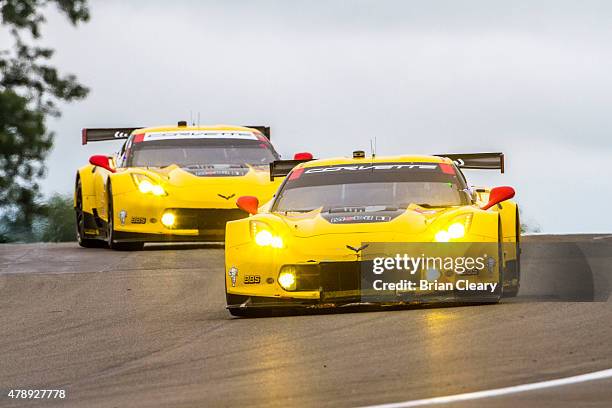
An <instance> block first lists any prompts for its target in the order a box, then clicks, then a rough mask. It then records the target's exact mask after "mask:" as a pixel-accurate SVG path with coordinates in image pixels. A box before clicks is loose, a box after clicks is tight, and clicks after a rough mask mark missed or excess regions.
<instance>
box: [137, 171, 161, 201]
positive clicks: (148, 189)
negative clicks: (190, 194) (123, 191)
mask: <svg viewBox="0 0 612 408" xmlns="http://www.w3.org/2000/svg"><path fill="white" fill-rule="evenodd" d="M132 179H133V180H134V183H135V184H136V186H137V187H138V191H140V192H141V193H142V194H149V193H151V194H153V195H155V196H158V197H159V196H163V195H166V190H164V188H163V187H162V186H161V185H159V184H157V183H155V182H154V181H153V180H152V179H151V178H149V177H148V176H145V175H144V174H136V173H134V174H132Z"/></svg>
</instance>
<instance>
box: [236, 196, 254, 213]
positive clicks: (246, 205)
mask: <svg viewBox="0 0 612 408" xmlns="http://www.w3.org/2000/svg"><path fill="white" fill-rule="evenodd" d="M236 206H237V207H238V208H240V209H241V210H242V211H246V212H248V213H249V214H253V215H254V214H257V209H258V208H259V200H258V199H257V197H254V196H242V197H239V198H238V199H237V200H236Z"/></svg>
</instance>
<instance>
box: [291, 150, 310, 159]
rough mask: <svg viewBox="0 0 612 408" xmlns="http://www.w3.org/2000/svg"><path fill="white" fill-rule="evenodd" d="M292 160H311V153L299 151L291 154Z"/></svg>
mask: <svg viewBox="0 0 612 408" xmlns="http://www.w3.org/2000/svg"><path fill="white" fill-rule="evenodd" d="M293 160H312V153H309V152H300V153H296V154H294V155H293Z"/></svg>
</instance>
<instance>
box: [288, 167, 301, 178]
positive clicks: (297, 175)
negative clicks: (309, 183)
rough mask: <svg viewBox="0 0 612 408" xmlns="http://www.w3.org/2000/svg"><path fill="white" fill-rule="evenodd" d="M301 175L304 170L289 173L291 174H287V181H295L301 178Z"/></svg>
mask: <svg viewBox="0 0 612 408" xmlns="http://www.w3.org/2000/svg"><path fill="white" fill-rule="evenodd" d="M302 173H304V169H295V170H293V171H292V172H291V174H289V180H297V179H299V178H300V177H301V176H302Z"/></svg>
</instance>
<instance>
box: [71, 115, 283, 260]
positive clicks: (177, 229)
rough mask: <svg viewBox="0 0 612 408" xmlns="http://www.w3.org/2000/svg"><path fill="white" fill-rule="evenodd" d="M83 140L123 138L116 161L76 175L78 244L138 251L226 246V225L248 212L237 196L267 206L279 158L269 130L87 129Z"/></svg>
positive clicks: (98, 158) (93, 162) (104, 159)
mask: <svg viewBox="0 0 612 408" xmlns="http://www.w3.org/2000/svg"><path fill="white" fill-rule="evenodd" d="M82 138H83V140H82V142H83V144H86V143H88V142H94V141H104V140H117V139H125V143H124V144H123V146H122V148H121V150H120V152H119V153H117V154H116V155H114V156H106V155H95V156H92V157H91V158H90V160H89V162H90V163H89V164H88V165H87V166H84V167H81V168H80V169H79V170H78V171H77V174H76V181H75V194H74V209H75V213H76V233H77V238H78V243H79V244H80V245H81V246H83V247H94V246H100V245H108V246H109V247H110V248H112V249H123V250H137V249H141V248H142V247H143V245H144V243H145V242H168V241H223V239H224V234H225V223H226V222H227V221H228V220H235V219H239V218H244V217H246V216H247V214H246V213H245V212H244V211H242V210H240V209H238V208H236V206H235V204H234V202H235V199H236V197H239V196H241V195H244V194H247V193H248V194H253V195H255V196H256V197H257V198H258V199H260V200H262V201H263V202H265V201H268V200H269V199H270V198H271V197H272V195H273V194H274V192H275V191H276V189H277V188H278V185H279V184H280V182H281V181H282V179H275V180H271V178H270V174H269V163H271V162H273V161H275V160H278V158H279V156H278V154H277V153H276V151H275V150H274V147H273V146H272V144H271V143H270V140H269V139H270V128H268V127H263V126H254V127H248V126H247V127H242V126H225V125H220V126H187V123H186V122H183V121H182V122H179V123H178V125H177V126H165V127H148V128H146V127H144V128H143V127H141V128H104V129H83V133H82Z"/></svg>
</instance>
